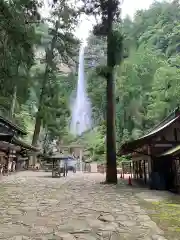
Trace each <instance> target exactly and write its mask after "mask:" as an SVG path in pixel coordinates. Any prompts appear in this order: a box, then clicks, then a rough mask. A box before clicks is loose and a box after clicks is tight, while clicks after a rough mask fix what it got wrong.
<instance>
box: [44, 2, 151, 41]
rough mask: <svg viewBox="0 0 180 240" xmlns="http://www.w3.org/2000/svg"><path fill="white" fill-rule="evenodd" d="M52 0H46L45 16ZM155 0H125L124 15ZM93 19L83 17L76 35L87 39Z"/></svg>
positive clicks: (130, 14) (123, 5)
mask: <svg viewBox="0 0 180 240" xmlns="http://www.w3.org/2000/svg"><path fill="white" fill-rule="evenodd" d="M51 1H52V0H44V3H45V7H44V8H43V10H42V15H43V16H48V12H49V7H48V2H51ZM153 2H154V0H124V2H123V4H122V17H125V16H126V15H129V16H130V17H133V15H134V13H135V12H136V11H137V10H139V9H147V8H148V7H149V6H150V5H151V4H152V3H153ZM92 22H93V21H92V19H89V20H87V19H86V18H85V17H82V20H81V23H80V26H78V27H77V30H76V35H77V37H78V38H80V39H86V38H87V37H88V33H89V31H90V30H91V29H92Z"/></svg>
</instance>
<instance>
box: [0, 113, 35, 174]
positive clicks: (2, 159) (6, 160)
mask: <svg viewBox="0 0 180 240" xmlns="http://www.w3.org/2000/svg"><path fill="white" fill-rule="evenodd" d="M25 135H27V132H26V131H24V130H23V129H21V128H20V127H19V126H17V125H16V124H14V123H13V122H11V121H9V120H8V119H6V118H4V117H2V116H0V169H1V173H2V168H3V167H4V166H6V167H5V168H6V170H7V171H11V170H12V169H13V164H14V165H15V166H16V167H14V168H16V169H17V166H18V161H19V159H26V161H27V160H29V155H30V154H29V153H30V152H37V151H38V149H37V148H35V147H33V146H31V145H29V144H27V143H25V142H24V141H23V140H21V137H23V136H25ZM27 165H28V164H27Z"/></svg>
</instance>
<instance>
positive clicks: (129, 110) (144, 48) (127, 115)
mask: <svg viewBox="0 0 180 240" xmlns="http://www.w3.org/2000/svg"><path fill="white" fill-rule="evenodd" d="M37 2H38V1H35V0H26V1H25V0H19V1H15V0H14V1H1V6H0V20H1V21H0V49H1V51H0V60H1V61H0V83H1V84H0V88H1V96H0V110H1V114H2V115H4V116H6V117H8V118H13V119H14V120H15V121H17V122H18V124H20V125H22V126H23V127H24V128H26V129H27V130H28V131H29V132H30V134H29V136H28V139H27V140H28V141H29V142H30V141H32V139H33V144H34V145H36V144H37V143H38V144H39V141H41V142H43V144H44V146H46V147H45V148H46V149H47V145H48V144H49V143H50V142H52V140H53V139H58V140H63V141H64V142H69V141H72V140H73V138H72V136H71V135H70V134H69V132H68V123H69V119H70V112H69V100H70V96H71V93H72V90H73V89H74V88H75V84H76V79H77V74H74V73H73V72H69V69H71V68H70V67H71V66H72V65H73V68H74V66H75V62H76V60H77V55H78V54H77V53H78V48H79V41H78V40H77V39H76V38H75V37H74V35H73V34H72V32H73V31H74V28H75V27H76V25H77V21H78V14H79V12H78V9H76V8H75V7H74V6H71V5H69V4H67V1H65V0H62V1H61V7H60V5H58V4H60V3H59V1H57V3H56V4H54V5H53V6H52V8H51V16H53V17H50V18H49V19H42V18H41V16H40V15H39V13H38V8H39V5H38V3H37ZM55 2H56V1H55ZM116 29H117V30H118V31H119V32H120V33H123V35H124V43H123V51H124V52H123V57H124V59H123V62H122V63H121V65H117V66H116V68H115V71H114V77H115V81H116V130H117V132H116V133H117V134H116V135H117V136H116V138H117V139H116V140H117V146H118V147H119V146H120V145H121V144H122V143H123V142H124V141H126V140H129V139H135V138H138V137H139V136H141V135H142V134H144V133H145V132H146V131H147V130H148V129H150V128H151V127H152V126H153V125H154V124H156V123H157V122H158V121H160V120H161V119H162V118H164V117H165V116H166V115H167V114H168V113H169V112H170V111H171V110H172V109H173V108H175V107H176V106H177V105H178V104H179V103H180V94H179V92H180V67H179V66H180V34H179V32H180V4H179V1H173V2H171V3H170V2H160V3H159V2H155V3H154V4H153V5H152V6H151V7H150V8H149V9H148V10H141V11H138V12H137V13H136V14H135V16H134V19H133V20H131V19H130V18H128V17H127V18H125V19H123V21H122V22H121V23H118V24H117V25H116ZM85 57H86V59H85V64H86V65H85V69H86V76H87V79H88V93H89V96H90V98H91V101H92V105H93V120H94V129H93V130H91V131H89V132H87V133H85V134H84V135H83V136H82V137H81V138H78V139H74V141H76V142H81V143H83V144H84V145H85V146H86V150H87V152H86V154H87V155H88V156H89V157H92V158H93V159H95V160H98V161H100V160H102V161H104V160H105V157H104V154H105V141H106V139H105V124H106V122H105V119H106V111H105V109H106V80H105V78H104V77H103V76H100V75H99V70H100V69H101V67H103V66H104V65H105V63H106V39H105V38H104V37H97V36H94V35H93V34H91V36H90V38H89V42H88V47H87V49H86V54H85ZM67 70H68V72H67ZM34 127H35V131H34ZM33 135H34V137H33Z"/></svg>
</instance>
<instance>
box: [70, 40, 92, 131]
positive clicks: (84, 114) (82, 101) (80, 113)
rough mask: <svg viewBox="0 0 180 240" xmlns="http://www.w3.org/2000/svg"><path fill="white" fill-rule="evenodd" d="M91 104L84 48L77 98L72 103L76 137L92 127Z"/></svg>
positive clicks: (71, 126)
mask: <svg viewBox="0 0 180 240" xmlns="http://www.w3.org/2000/svg"><path fill="white" fill-rule="evenodd" d="M91 118H92V112H91V102H90V99H89V98H88V95H87V91H86V79H85V74H84V46H83V45H82V46H81V48H80V51H79V69H78V82H77V89H76V96H75V98H74V99H73V101H72V102H71V125H70V131H71V133H72V134H74V135H81V134H82V133H83V132H85V131H87V130H89V129H90V128H91V126H92V119H91Z"/></svg>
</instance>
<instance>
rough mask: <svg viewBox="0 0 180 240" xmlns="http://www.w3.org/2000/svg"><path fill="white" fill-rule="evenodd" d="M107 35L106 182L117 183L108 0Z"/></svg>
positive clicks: (112, 67) (112, 65) (110, 27)
mask: <svg viewBox="0 0 180 240" xmlns="http://www.w3.org/2000/svg"><path fill="white" fill-rule="evenodd" d="M108 4H109V6H108V35H107V68H108V74H107V116H106V121H107V123H106V126H107V129H106V131H107V132H106V134H107V137H106V147H107V155H106V161H107V163H106V164H107V165H106V183H114V184H116V183H117V166H116V139H115V98H114V80H113V69H114V61H113V60H114V52H113V51H112V48H113V46H112V45H111V36H112V31H113V26H112V24H113V16H112V11H111V1H110V0H109V1H108Z"/></svg>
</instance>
